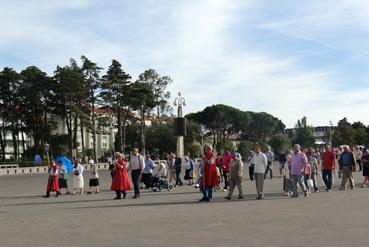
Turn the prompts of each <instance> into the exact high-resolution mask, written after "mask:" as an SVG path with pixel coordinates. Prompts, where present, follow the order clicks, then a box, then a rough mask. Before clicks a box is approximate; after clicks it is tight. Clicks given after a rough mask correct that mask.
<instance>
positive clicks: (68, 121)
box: [65, 115, 72, 155]
mask: <svg viewBox="0 0 369 247" xmlns="http://www.w3.org/2000/svg"><path fill="white" fill-rule="evenodd" d="M65 121H66V124H67V132H68V134H67V136H68V137H67V138H68V140H67V143H68V149H69V154H70V155H72V116H71V115H69V116H67V117H66V118H65Z"/></svg>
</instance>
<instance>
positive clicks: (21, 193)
mask: <svg viewBox="0 0 369 247" xmlns="http://www.w3.org/2000/svg"><path fill="white" fill-rule="evenodd" d="M245 172H246V171H245ZM86 174H87V173H86ZM355 176H356V182H357V186H358V187H360V185H361V182H362V176H361V174H360V173H358V172H357V173H356V174H355ZM244 177H245V181H244V184H243V185H244V189H245V192H246V200H242V201H239V200H237V196H236V195H234V198H233V200H232V201H227V200H225V199H224V196H225V192H216V193H215V194H214V196H215V200H214V202H212V203H199V202H198V199H199V198H201V195H200V193H199V192H198V191H195V190H194V189H193V188H192V187H190V186H183V187H177V188H174V190H173V191H171V192H168V191H163V192H149V191H145V190H144V191H143V193H142V195H141V198H140V199H138V200H134V199H130V197H131V194H130V195H129V196H128V199H125V200H118V201H115V200H112V199H113V197H114V196H115V194H114V193H113V192H111V191H109V188H110V174H109V173H108V172H107V171H100V181H101V184H102V185H101V190H102V191H101V193H99V194H92V195H87V194H85V195H82V196H80V195H76V196H66V195H63V196H61V197H59V198H54V197H50V198H42V196H43V195H44V191H45V187H46V181H47V175H46V174H45V175H21V176H1V177H0V246H1V247H8V246H9V247H10V246H13V247H14V246H28V247H33V246H89V247H94V246H153V247H154V246H168V247H169V246H171V247H172V246H212V247H214V246H249V247H250V246H255V247H261V246H284V247H289V246H291V247H295V246H334V247H339V246H345V247H347V246H351V247H353V246H360V247H362V246H369V241H368V233H369V189H361V188H357V189H356V190H354V191H350V190H347V191H338V190H337V182H338V181H336V183H335V185H336V189H334V190H333V191H332V192H331V193H327V192H319V193H317V194H312V195H311V196H309V197H308V198H303V197H300V198H297V199H288V198H286V197H283V196H282V193H281V187H282V179H279V178H273V179H272V180H270V179H267V180H266V184H265V192H266V196H265V200H263V201H256V200H255V197H256V195H255V186H254V183H253V182H252V181H249V180H248V178H247V179H246V177H248V176H247V175H245V176H244ZM318 181H319V183H320V185H321V184H322V183H321V180H318ZM359 182H360V183H359ZM85 184H88V180H87V177H85ZM86 189H87V187H86ZM236 193H237V189H236Z"/></svg>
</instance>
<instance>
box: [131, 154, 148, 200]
mask: <svg viewBox="0 0 369 247" xmlns="http://www.w3.org/2000/svg"><path fill="white" fill-rule="evenodd" d="M144 168H145V161H144V157H143V156H142V155H141V154H140V153H139V152H138V148H134V149H133V150H132V157H131V160H130V161H129V170H131V177H132V183H133V188H134V191H135V195H134V196H133V197H132V198H133V199H137V198H139V197H140V182H141V174H142V172H143V170H144Z"/></svg>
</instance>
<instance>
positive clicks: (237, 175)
mask: <svg viewBox="0 0 369 247" xmlns="http://www.w3.org/2000/svg"><path fill="white" fill-rule="evenodd" d="M359 151H360V152H359ZM278 159H279V163H280V167H279V173H280V174H279V175H280V178H282V177H283V183H282V190H283V194H284V195H285V196H290V197H291V198H296V197H299V192H298V190H299V188H300V189H301V191H302V193H303V195H304V196H305V197H306V196H308V195H309V194H311V193H312V192H318V191H319V188H318V182H317V177H318V176H320V175H321V176H322V180H323V181H324V184H325V190H326V191H327V192H330V191H331V189H332V184H333V174H334V172H336V160H337V161H338V168H339V169H338V173H339V176H342V181H341V187H340V190H345V189H346V188H347V184H349V188H350V189H354V188H355V183H354V178H353V172H354V171H355V168H356V165H357V164H360V165H359V171H360V170H362V171H363V175H364V182H363V187H366V186H367V184H368V182H369V149H364V150H363V151H361V150H360V149H358V148H357V147H354V148H353V150H351V149H350V147H349V146H347V145H344V146H342V149H339V150H337V151H334V150H333V149H332V147H331V146H330V145H326V146H325V149H324V152H323V153H322V154H320V152H319V151H318V150H316V149H314V148H304V149H302V150H301V147H300V145H298V144H295V145H294V146H293V149H292V150H290V151H285V152H284V153H282V154H281V155H280V156H279V158H278ZM274 160H275V156H274V153H273V152H272V151H271V148H270V147H267V149H266V150H265V152H264V153H263V152H262V147H261V146H260V145H256V146H255V150H254V151H251V152H250V155H249V157H248V158H247V160H246V162H247V163H248V164H249V176H250V180H253V181H255V187H256V191H257V197H256V199H257V200H261V199H264V181H265V179H266V178H267V175H268V173H269V175H270V179H272V178H273V172H272V168H273V161H274ZM183 162H184V167H185V176H184V179H185V180H188V182H189V183H188V184H189V185H193V186H197V187H198V188H200V190H201V192H202V198H201V199H200V201H201V202H204V201H207V202H209V201H212V200H213V191H215V190H216V188H218V189H219V187H220V184H221V183H224V187H223V191H225V192H227V195H226V196H225V198H226V199H228V200H231V199H232V195H233V192H234V190H235V188H236V187H237V188H238V199H244V194H243V188H242V180H243V171H244V165H243V161H242V157H241V155H240V154H239V153H237V152H234V151H232V150H231V149H229V148H226V149H225V150H224V153H223V154H222V153H217V154H215V153H214V151H213V149H212V146H211V145H208V144H206V145H205V146H204V154H203V156H202V157H201V159H200V162H199V164H198V166H197V167H196V164H195V162H194V161H193V160H192V159H190V158H189V157H188V156H185V157H184V160H182V158H181V157H180V156H179V154H178V153H176V154H174V153H170V154H169V155H168V160H167V164H165V163H163V162H161V163H160V164H159V167H157V169H155V168H156V167H155V164H154V162H153V160H151V158H150V155H148V154H146V155H145V157H143V155H141V154H140V153H139V150H138V149H137V148H135V149H133V151H132V156H131V158H130V161H129V163H128V164H126V160H125V157H124V155H123V154H121V153H119V152H117V153H115V159H114V161H113V160H112V161H111V167H110V169H111V174H112V183H111V190H113V191H115V193H116V197H115V198H114V199H116V200H118V199H125V198H126V196H127V193H128V191H130V189H131V182H130V178H129V176H128V171H131V180H132V185H133V191H134V195H133V197H132V198H133V199H138V198H140V190H141V189H142V188H143V187H145V189H153V188H154V187H155V186H156V184H157V182H158V181H159V180H161V179H165V180H166V181H167V183H168V184H169V185H170V186H171V185H172V184H173V182H175V184H173V185H174V186H183V181H182V179H181V172H182V170H181V169H182V165H183ZM320 162H321V168H319V163H320ZM88 163H89V166H90V180H89V187H90V190H89V192H88V193H87V194H91V193H93V189H94V188H95V191H94V192H95V193H99V175H98V169H97V167H96V165H95V164H94V161H93V159H90V160H89V161H88ZM154 169H155V170H156V173H155V174H154V172H153V171H154ZM195 172H196V173H197V174H196V175H195ZM320 172H321V174H320ZM83 173H84V169H83V166H82V165H81V164H80V162H78V161H77V160H76V161H75V162H74V167H73V190H72V191H70V190H69V189H68V183H67V180H68V179H69V175H68V170H67V168H66V166H65V165H63V163H62V162H61V161H59V162H58V164H56V163H55V161H53V160H52V161H51V162H50V166H49V179H48V184H47V190H46V191H47V193H46V197H49V196H50V192H52V191H55V192H56V195H55V196H56V197H57V196H59V195H60V194H61V191H60V190H61V189H65V190H66V194H71V195H74V194H76V192H79V193H80V194H83V188H84V180H83Z"/></svg>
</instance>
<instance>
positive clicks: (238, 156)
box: [232, 152, 241, 158]
mask: <svg viewBox="0 0 369 247" xmlns="http://www.w3.org/2000/svg"><path fill="white" fill-rule="evenodd" d="M240 157H241V155H240V154H239V153H237V152H233V153H232V158H240Z"/></svg>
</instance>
